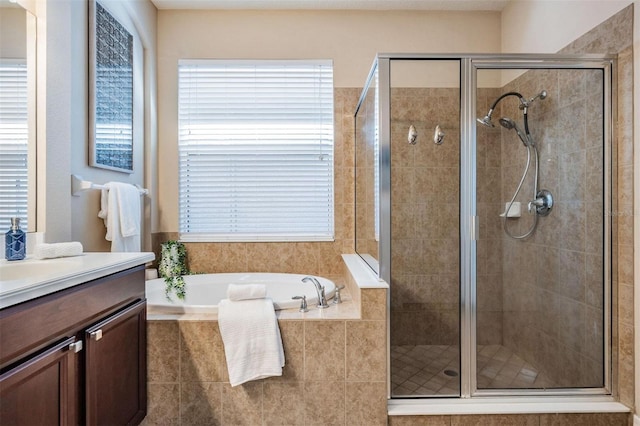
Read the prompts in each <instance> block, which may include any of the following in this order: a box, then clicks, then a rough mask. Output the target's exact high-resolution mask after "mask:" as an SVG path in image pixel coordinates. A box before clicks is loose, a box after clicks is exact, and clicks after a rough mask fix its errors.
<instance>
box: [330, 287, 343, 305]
mask: <svg viewBox="0 0 640 426" xmlns="http://www.w3.org/2000/svg"><path fill="white" fill-rule="evenodd" d="M343 288H344V286H343V285H340V286H337V287H336V292H335V293H334V294H333V304H334V305H337V304H339V303H342V296H340V290H342V289H343Z"/></svg>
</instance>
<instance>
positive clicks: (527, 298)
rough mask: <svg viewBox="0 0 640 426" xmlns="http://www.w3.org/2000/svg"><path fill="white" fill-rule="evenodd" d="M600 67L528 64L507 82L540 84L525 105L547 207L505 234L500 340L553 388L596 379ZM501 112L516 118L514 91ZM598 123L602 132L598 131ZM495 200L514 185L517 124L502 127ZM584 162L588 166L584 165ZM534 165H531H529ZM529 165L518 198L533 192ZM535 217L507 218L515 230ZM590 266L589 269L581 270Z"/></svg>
mask: <svg viewBox="0 0 640 426" xmlns="http://www.w3.org/2000/svg"><path fill="white" fill-rule="evenodd" d="M599 78H600V79H601V78H602V75H601V73H600V72H599V71H595V70H531V71H528V72H526V73H525V74H524V75H522V76H521V77H519V78H518V79H516V80H514V81H513V82H511V83H510V84H509V85H507V86H506V87H504V89H503V90H504V91H505V92H507V91H511V90H516V91H518V92H522V93H523V95H524V96H525V97H531V96H533V95H534V94H536V93H538V92H540V91H541V90H542V89H545V90H546V91H547V93H548V96H547V98H546V99H545V100H541V101H537V102H535V103H534V104H533V105H532V106H531V108H530V109H529V128H530V130H531V133H532V136H533V138H534V140H535V141H536V145H537V147H538V151H539V157H540V175H539V182H540V186H539V189H542V188H544V189H547V190H550V191H551V192H552V193H553V196H554V207H553V210H552V212H551V214H550V215H549V216H547V217H539V218H538V225H537V228H536V231H535V233H534V234H533V235H532V236H531V237H530V238H527V239H525V240H519V241H518V240H514V239H512V238H509V237H508V236H506V234H505V233H504V232H501V235H502V238H503V243H502V244H503V249H504V250H503V258H502V265H503V266H502V270H503V285H504V303H503V309H504V325H503V329H504V340H503V344H504V345H505V346H507V347H509V348H511V349H513V350H514V351H516V352H517V353H518V355H520V356H521V357H522V358H524V359H525V360H527V361H528V362H530V363H531V364H533V365H534V366H535V367H537V368H538V369H539V370H541V371H543V372H545V373H547V374H548V375H549V376H551V377H553V378H554V380H555V381H556V385H557V386H560V387H573V386H578V387H598V386H602V385H603V384H604V381H603V380H604V378H603V370H602V365H603V357H602V347H603V329H604V326H603V322H602V319H603V301H604V284H603V276H604V271H603V262H602V258H603V247H604V242H603V226H602V225H603V220H602V218H603V214H604V204H603V198H602V189H603V186H602V180H603V161H604V158H603V150H602V145H603V138H602V131H601V129H599V124H600V121H601V120H598V119H597V118H598V117H602V116H603V114H602V99H603V92H602V83H601V80H599ZM497 112H498V113H499V114H501V115H504V116H508V117H511V118H513V119H514V120H516V121H517V122H521V116H522V114H521V112H519V110H518V101H517V99H516V98H510V99H509V100H505V101H504V102H503V103H502V106H501V108H500V110H499V111H497ZM598 130H599V131H598ZM500 133H501V134H500V135H499V136H501V139H502V151H503V156H502V163H503V164H502V165H503V167H502V185H501V186H502V199H503V200H504V201H507V200H509V199H510V197H511V196H512V194H513V191H514V190H515V188H516V186H517V184H518V182H519V180H520V178H521V175H522V172H523V170H524V167H525V163H526V150H525V149H524V147H523V145H522V143H521V142H520V140H519V139H518V137H517V136H516V134H515V132H513V131H508V130H505V129H503V130H502V131H501V132H500ZM588 164H589V167H588ZM532 167H533V165H532ZM533 176H534V175H533V173H530V174H529V176H528V179H527V181H525V185H524V187H523V190H522V192H521V194H520V195H519V197H518V200H519V201H521V202H522V206H523V208H524V209H525V210H526V206H527V202H528V201H530V200H531V199H533V193H532V192H531V189H530V188H533V181H532V177H533ZM533 221H534V217H533V216H531V215H529V214H527V213H526V211H525V212H524V213H523V214H522V217H520V218H518V219H509V221H508V226H509V229H510V230H511V232H512V233H514V234H516V235H522V234H524V233H526V232H527V231H528V229H530V227H531V226H532V223H533ZM587 266H588V267H589V274H587Z"/></svg>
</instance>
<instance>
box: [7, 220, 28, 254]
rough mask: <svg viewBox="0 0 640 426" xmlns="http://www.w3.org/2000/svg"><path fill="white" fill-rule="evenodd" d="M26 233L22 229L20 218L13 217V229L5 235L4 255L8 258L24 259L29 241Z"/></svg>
mask: <svg viewBox="0 0 640 426" xmlns="http://www.w3.org/2000/svg"><path fill="white" fill-rule="evenodd" d="M26 238H27V236H26V234H25V233H24V231H23V230H22V229H20V218H19V217H12V218H11V229H9V230H8V231H7V233H6V234H5V235H4V257H5V258H6V259H7V260H22V259H24V256H25V252H26V247H27V241H26Z"/></svg>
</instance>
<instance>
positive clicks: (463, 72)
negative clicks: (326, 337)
mask: <svg viewBox="0 0 640 426" xmlns="http://www.w3.org/2000/svg"><path fill="white" fill-rule="evenodd" d="M394 60H405V61H407V60H418V61H458V62H459V64H460V324H459V325H460V370H461V371H460V373H461V374H460V380H461V382H460V396H459V397H456V399H460V398H472V397H474V398H475V397H482V396H516V395H518V396H520V395H522V396H576V395H610V394H611V393H612V389H614V387H613V386H612V385H613V383H614V382H617V378H616V377H615V369H614V368H613V362H612V357H611V353H612V344H613V342H612V336H614V335H616V334H615V333H614V330H613V329H612V328H613V327H615V322H613V321H612V303H611V301H612V294H616V293H617V292H616V291H615V289H614V288H613V285H614V283H615V282H616V280H613V279H612V276H611V274H612V268H611V260H612V259H611V244H612V233H611V229H612V224H611V218H610V217H608V212H611V211H613V210H612V207H613V205H612V202H614V200H613V198H612V195H613V192H612V170H613V162H612V160H613V157H612V155H613V153H612V146H613V145H614V141H615V137H614V136H615V135H614V132H613V129H614V126H613V123H614V118H615V111H616V109H615V105H616V90H614V88H615V87H616V78H615V76H616V73H615V67H616V56H615V55H559V54H539V55H538V54H519V55H509V54H496V55H493V54H491V55H488V54H457V55H456V54H387V53H385V54H378V55H377V56H376V58H375V60H374V62H373V66H372V67H371V71H370V73H369V76H368V78H367V81H366V84H365V86H364V88H363V91H362V96H361V98H360V100H359V102H358V106H357V107H356V115H357V111H358V109H359V108H360V105H361V104H362V102H363V101H364V99H365V96H366V93H367V90H368V88H369V86H370V85H371V83H372V82H373V81H374V78H375V77H376V74H377V80H378V87H377V89H378V97H377V102H378V118H379V120H378V122H379V129H378V131H379V156H378V158H379V163H378V167H379V173H380V181H379V188H377V190H378V193H379V196H380V198H379V199H380V206H379V208H380V218H379V220H380V222H379V227H380V239H379V246H378V254H379V259H378V265H379V267H378V271H375V272H376V273H377V274H378V276H379V278H380V279H382V280H384V281H386V282H387V283H389V284H391V111H390V105H391V102H390V101H391V81H390V75H391V62H392V61H394ZM544 68H554V69H602V70H603V74H604V93H603V95H604V101H605V105H604V115H603V121H604V128H603V139H604V147H603V154H604V170H603V174H604V194H603V200H604V212H605V218H606V219H605V221H604V262H603V263H604V285H605V289H604V330H603V337H604V342H605V348H604V367H605V368H604V370H605V371H604V387H602V388H567V389H550V390H542V389H490V390H489V389H482V390H479V389H478V387H477V382H476V373H477V372H476V352H475V350H474V348H475V346H476V334H475V332H474V331H475V329H476V319H477V318H476V314H477V311H476V296H477V294H476V241H477V233H478V216H477V212H476V171H477V166H476V156H475V141H476V117H477V112H476V78H477V71H478V70H482V69H505V70H506V69H544ZM390 291H393V288H392V287H391V285H390ZM390 316H391V306H390V298H388V300H387V330H390ZM390 371H391V368H390V331H388V332H387V397H388V398H391V373H390ZM429 398H431V396H429ZM439 398H441V397H439Z"/></svg>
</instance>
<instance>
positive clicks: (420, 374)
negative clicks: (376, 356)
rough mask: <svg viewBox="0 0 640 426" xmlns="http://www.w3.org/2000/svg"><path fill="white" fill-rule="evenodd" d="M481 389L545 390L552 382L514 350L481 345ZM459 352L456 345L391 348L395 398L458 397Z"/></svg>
mask: <svg viewBox="0 0 640 426" xmlns="http://www.w3.org/2000/svg"><path fill="white" fill-rule="evenodd" d="M476 362H477V370H478V377H477V383H478V388H479V389H544V388H551V387H553V381H552V380H551V379H550V378H549V376H548V375H546V374H545V373H544V372H541V371H538V370H537V369H536V368H535V367H533V366H532V365H531V364H529V363H527V362H526V361H525V360H523V359H522V358H521V357H519V356H518V355H517V354H515V353H514V352H513V351H512V350H511V349H509V348H507V347H505V346H502V345H479V346H478V355H477V361H476ZM459 365H460V361H459V349H458V346H455V345H449V346H447V345H402V346H392V347H391V387H392V389H391V391H392V395H393V396H402V397H417V396H459V395H460V390H459V389H460V377H459V372H460V367H459Z"/></svg>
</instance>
